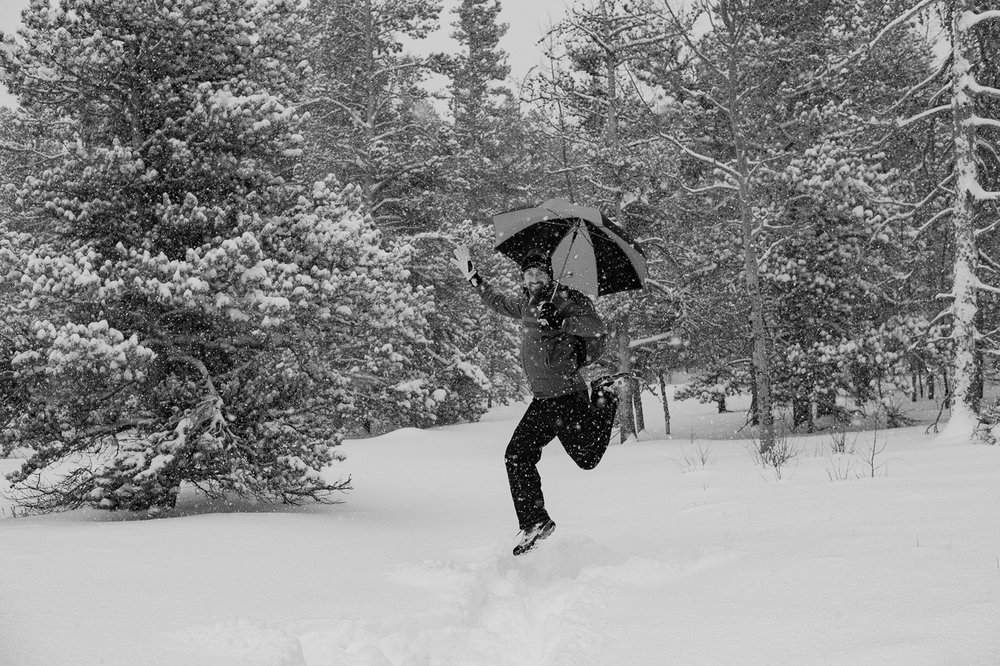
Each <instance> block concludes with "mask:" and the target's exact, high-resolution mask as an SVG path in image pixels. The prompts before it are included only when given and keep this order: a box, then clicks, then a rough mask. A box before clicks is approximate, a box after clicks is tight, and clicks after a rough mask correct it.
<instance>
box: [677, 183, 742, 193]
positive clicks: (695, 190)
mask: <svg viewBox="0 0 1000 666" xmlns="http://www.w3.org/2000/svg"><path fill="white" fill-rule="evenodd" d="M681 187H682V188H684V191H685V192H687V193H688V194H704V193H705V192H712V191H714V190H728V191H730V192H739V191H740V188H738V187H736V186H735V185H729V184H728V183H721V184H718V185H707V186H705V187H696V188H691V187H688V186H687V185H685V184H684V183H681Z"/></svg>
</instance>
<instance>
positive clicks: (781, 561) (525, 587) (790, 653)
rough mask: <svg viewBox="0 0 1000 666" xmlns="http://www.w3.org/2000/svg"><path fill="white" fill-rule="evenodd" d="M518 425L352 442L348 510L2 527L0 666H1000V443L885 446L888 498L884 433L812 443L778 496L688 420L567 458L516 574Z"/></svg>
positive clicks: (190, 512) (732, 442)
mask: <svg viewBox="0 0 1000 666" xmlns="http://www.w3.org/2000/svg"><path fill="white" fill-rule="evenodd" d="M650 406H651V407H653V405H650ZM522 409H523V406H515V407H511V408H504V409H500V410H495V411H494V412H491V413H490V414H489V415H487V418H486V419H484V421H483V422H482V423H479V424H470V425H461V426H454V427H448V428H440V429H435V430H428V431H416V430H403V431H398V432H394V433H391V434H389V435H386V436H384V437H380V438H377V439H371V440H365V441H351V442H348V443H347V444H346V445H345V446H344V452H345V453H346V454H347V455H348V460H347V462H345V463H344V464H343V465H341V466H340V467H339V468H338V469H337V470H336V472H335V473H336V474H340V473H344V472H347V473H350V474H352V475H353V478H354V485H355V488H356V490H355V491H353V492H352V493H350V495H349V496H348V497H347V498H346V499H347V503H345V504H342V505H338V506H333V507H329V506H311V507H304V508H301V509H297V510H275V511H270V510H263V511H261V510H257V511H256V512H255V511H253V510H250V508H249V507H245V506H239V505H233V506H228V507H227V506H219V505H214V506H213V505H208V504H205V503H203V502H201V501H199V500H198V499H197V498H194V497H187V498H185V500H184V502H182V505H181V506H180V507H179V509H178V510H177V511H176V512H175V513H174V514H173V515H172V517H169V518H164V519H159V520H141V519H134V520H123V519H122V516H118V515H105V514H100V513H96V512H90V511H78V512H74V513H70V514H62V515H56V516H45V517H29V518H17V519H10V518H8V519H5V520H0V663H2V664H4V666H52V665H80V666H90V665H91V664H94V665H96V664H107V665H111V666H119V665H121V666H124V665H130V666H131V665H135V664H150V665H160V664H162V665H168V664H169V665H171V666H176V665H179V664H191V665H199V666H201V665H204V666H216V665H224V666H225V665H229V664H232V665H236V664H240V665H261V666H303V665H307V666H335V665H347V664H350V665H365V666H373V665H376V664H377V665H385V664H393V665H397V666H398V665H404V664H406V665H410V666H416V665H438V664H442V665H445V664H463V665H465V664H469V665H473V664H476V665H478V664H482V665H493V664H496V665H506V664H510V665H522V664H567V665H569V664H573V665H577V664H602V665H605V664H611V665H615V664H622V665H634V664H844V665H847V664H851V665H854V664H907V665H912V664H998V663H1000V520H998V518H997V516H998V509H1000V449H997V448H995V447H975V446H959V445H955V444H947V443H944V442H942V441H940V440H937V439H935V438H934V437H933V436H930V435H926V434H924V430H923V428H911V429H907V430H900V431H893V432H891V433H889V435H888V444H887V446H886V448H885V450H884V451H883V452H882V453H881V454H878V455H877V456H876V462H877V463H878V464H880V465H881V467H880V468H879V470H878V471H877V475H876V477H875V478H871V469H870V468H871V465H870V464H868V463H866V462H865V461H864V460H862V456H861V454H863V453H864V452H865V450H866V448H867V447H869V446H870V444H871V439H872V434H871V433H861V434H860V435H859V436H858V439H857V441H856V442H855V447H856V449H857V450H858V454H856V455H854V456H842V457H840V458H834V457H831V456H830V455H829V453H828V450H829V445H830V438H829V435H819V436H816V437H814V438H809V439H802V440H799V441H797V442H796V444H797V447H798V449H799V450H800V453H799V455H798V456H797V458H796V459H795V460H794V461H793V463H792V465H791V466H790V467H789V468H788V469H787V470H785V472H784V473H783V474H782V479H781V480H780V481H779V480H777V479H776V478H775V474H774V472H773V471H764V470H762V469H761V468H759V467H756V466H755V465H754V463H753V461H752V460H751V456H750V454H749V453H748V452H747V449H746V443H745V442H743V441H740V440H736V439H711V440H709V439H706V438H707V437H720V436H722V435H725V436H727V437H730V438H731V437H732V436H733V431H734V430H735V429H736V428H738V427H739V425H740V424H741V422H742V421H741V419H742V415H741V414H731V415H714V414H712V413H711V409H710V408H707V407H704V406H701V405H697V404H695V403H690V402H687V403H682V404H681V405H675V406H674V419H675V421H674V423H675V429H674V431H675V433H683V435H676V436H675V437H676V438H675V439H664V438H662V436H661V437H660V438H657V437H656V436H655V434H654V435H653V436H651V437H650V438H647V439H644V440H643V441H641V442H633V443H630V444H627V445H618V446H613V447H612V448H611V450H610V451H609V452H608V455H607V457H606V458H605V460H604V461H603V462H602V463H601V465H600V467H598V468H597V469H596V470H594V471H592V472H583V471H581V470H579V469H577V468H576V467H574V466H573V464H572V462H571V461H570V460H569V458H568V457H567V456H566V455H565V453H564V452H562V451H561V450H560V449H559V447H558V444H553V445H552V446H550V448H549V449H548V450H547V451H546V454H545V456H544V458H543V460H542V464H541V471H542V478H543V480H544V484H545V491H546V498H547V504H548V507H549V511H550V513H551V514H552V516H553V518H554V519H555V520H556V522H557V523H558V529H557V530H556V533H555V534H554V535H553V536H552V538H551V539H549V540H548V541H547V542H545V543H544V544H543V545H542V547H540V549H539V550H537V551H535V552H533V553H531V554H529V555H527V556H525V557H522V558H517V559H515V558H513V557H512V556H511V555H510V548H511V547H512V545H513V543H514V541H515V532H516V524H515V522H514V519H513V512H512V509H511V506H510V499H509V496H508V491H507V487H506V477H505V474H504V469H503V448H504V445H505V444H506V440H507V438H508V436H509V434H510V432H511V430H512V429H513V426H514V423H515V422H516V419H517V418H518V417H519V415H520V411H521V410H522ZM652 413H653V414H655V407H654V408H653V412H652ZM652 421H653V426H654V429H655V425H656V419H655V418H653V419H652ZM661 423H662V422H661ZM692 436H694V437H698V438H699V439H692ZM879 437H880V438H883V437H884V436H883V435H879ZM883 441H884V439H883ZM703 452H704V453H707V454H708V455H707V457H708V458H709V459H710V460H709V461H708V464H706V465H704V466H702V465H701V464H700V458H702V457H703V456H702V453H703ZM15 464H16V461H0V467H2V468H3V470H4V471H6V470H8V469H10V468H12V467H13V466H14V465H15ZM858 474H862V475H864V476H863V477H862V478H858ZM838 476H840V477H846V478H844V479H843V480H831V477H834V478H836V477H838ZM3 506H4V508H5V515H6V516H10V514H11V510H10V508H9V505H7V504H4V505H3Z"/></svg>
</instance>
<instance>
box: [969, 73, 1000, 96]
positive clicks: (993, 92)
mask: <svg viewBox="0 0 1000 666" xmlns="http://www.w3.org/2000/svg"><path fill="white" fill-rule="evenodd" d="M969 79H970V80H969V83H968V84H967V85H968V87H969V90H971V91H972V92H974V93H976V94H977V95H990V96H991V97H1000V88H991V87H990V86H984V85H982V84H980V83H979V82H978V81H976V79H975V78H974V77H972V76H971V75H970V76H969Z"/></svg>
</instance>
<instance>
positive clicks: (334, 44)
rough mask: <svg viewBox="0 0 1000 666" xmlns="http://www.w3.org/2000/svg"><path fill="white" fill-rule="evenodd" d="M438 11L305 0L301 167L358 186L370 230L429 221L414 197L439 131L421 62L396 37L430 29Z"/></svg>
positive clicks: (362, 0)
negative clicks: (307, 70)
mask: <svg viewBox="0 0 1000 666" xmlns="http://www.w3.org/2000/svg"><path fill="white" fill-rule="evenodd" d="M440 10H441V8H440V3H438V2H436V1H434V0H313V1H312V2H310V3H309V6H308V9H307V14H308V25H307V26H306V28H305V30H306V32H305V34H306V36H307V40H306V50H307V54H308V59H309V63H310V66H311V68H312V76H311V79H310V83H309V89H308V91H306V93H305V95H304V97H303V104H302V108H304V109H306V110H307V111H308V112H309V114H310V116H311V119H310V122H309V123H308V124H307V125H306V127H305V128H304V135H305V137H306V142H307V144H308V146H309V151H308V153H307V155H306V161H305V165H306V173H307V174H308V175H309V176H310V177H314V178H322V177H324V176H325V175H326V174H327V173H333V174H335V175H336V176H337V178H338V179H339V180H340V181H341V182H344V183H355V184H357V185H359V186H360V187H361V188H362V191H363V192H364V194H365V197H366V202H367V206H368V212H369V213H370V214H371V215H372V217H373V218H374V219H375V221H376V223H377V224H378V226H379V228H380V229H382V230H383V231H385V232H389V233H392V234H393V235H397V236H398V235H405V234H410V233H415V232H417V231H425V230H426V229H427V228H428V227H430V228H433V223H434V222H436V220H429V219H427V217H426V216H424V215H421V214H420V212H421V210H422V207H421V205H420V199H421V197H422V195H423V192H424V191H425V190H427V189H429V186H430V185H432V184H433V183H435V182H436V179H437V177H438V174H437V171H436V169H437V165H438V164H439V162H440V161H441V159H442V154H443V153H444V152H445V151H446V150H447V145H446V138H447V137H446V133H444V132H443V128H442V123H441V122H440V120H439V119H438V118H437V115H436V113H435V111H434V109H433V107H432V106H431V105H430V103H429V102H428V93H427V92H426V91H425V90H424V89H423V88H422V87H421V85H420V84H421V82H422V80H423V79H424V78H426V76H428V75H429V74H430V73H431V70H430V63H429V62H428V59H427V58H418V57H415V56H412V55H408V54H406V53H404V46H403V40H404V39H410V40H416V39H422V38H423V37H426V36H427V35H428V34H429V33H430V32H432V31H433V30H435V29H436V28H437V25H438V15H439V13H440Z"/></svg>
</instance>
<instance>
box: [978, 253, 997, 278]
mask: <svg viewBox="0 0 1000 666" xmlns="http://www.w3.org/2000/svg"><path fill="white" fill-rule="evenodd" d="M978 254H979V258H980V259H982V260H983V261H985V262H986V266H984V268H990V269H992V270H993V271H994V272H997V273H1000V263H997V262H996V261H994V259H993V258H992V257H990V256H989V255H988V254H986V253H985V252H983V251H982V250H979V251H978Z"/></svg>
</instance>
